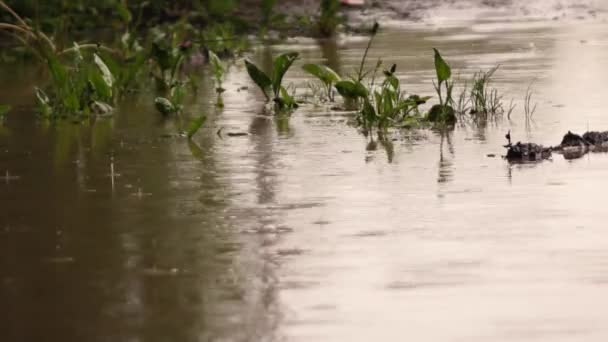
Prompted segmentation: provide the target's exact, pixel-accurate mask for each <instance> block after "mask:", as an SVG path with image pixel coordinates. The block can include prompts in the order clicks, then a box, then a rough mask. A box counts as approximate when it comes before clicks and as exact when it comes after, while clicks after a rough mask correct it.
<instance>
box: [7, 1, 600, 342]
mask: <svg viewBox="0 0 608 342" xmlns="http://www.w3.org/2000/svg"><path fill="white" fill-rule="evenodd" d="M451 10H452V9H449V8H448V9H446V11H447V12H445V13H444V12H438V13H444V14H445V17H450V15H451V13H453V12H451ZM485 10H486V9H484V13H488V12H485ZM492 13H493V14H492V15H490V14H488V15H482V16H479V17H477V16H473V15H471V16H470V17H468V18H465V19H462V20H460V21H458V20H455V19H454V20H450V22H449V25H446V26H445V27H444V26H442V25H434V24H432V23H423V24H408V25H405V24H402V25H396V26H395V27H392V28H388V29H385V30H384V31H383V32H382V33H381V34H380V35H379V37H378V40H377V41H376V42H375V44H374V47H373V49H372V50H371V61H370V65H371V64H373V63H374V60H375V59H376V58H382V59H383V60H385V61H386V62H387V63H397V65H398V69H397V70H398V75H399V77H400V78H401V79H402V81H403V84H404V85H405V88H406V89H407V90H408V91H411V92H415V93H419V94H421V95H427V94H428V95H432V93H433V86H432V78H433V76H434V71H433V69H432V68H433V63H432V50H431V48H432V47H437V48H439V49H440V50H441V52H442V54H443V55H444V57H445V58H446V59H447V60H448V61H449V62H450V63H451V64H452V66H453V69H454V74H455V75H457V76H460V77H462V78H465V77H468V76H469V75H471V74H472V73H473V72H474V71H476V70H478V69H479V68H489V67H492V66H494V65H496V64H500V65H501V67H500V69H499V71H498V72H497V73H496V79H495V83H494V84H495V86H496V87H497V88H498V89H499V90H500V91H501V93H502V94H504V96H505V100H506V101H510V99H511V98H513V99H514V103H515V104H516V108H515V110H514V111H513V113H512V115H511V121H509V120H506V119H505V120H503V121H499V122H491V123H490V122H488V123H487V124H485V125H484V124H482V125H458V126H457V127H456V128H455V129H454V130H453V131H444V132H442V131H433V130H413V131H407V132H401V133H399V132H397V133H394V134H393V136H392V139H391V142H390V143H385V144H380V143H377V144H369V143H368V141H367V140H366V138H365V137H364V136H362V135H361V134H360V133H359V132H357V130H356V129H355V128H353V127H352V126H351V125H349V124H348V121H349V119H350V117H349V116H348V115H347V114H344V113H341V112H336V111H330V110H328V109H327V107H326V106H314V105H303V106H302V108H300V109H299V110H298V111H296V112H295V113H294V114H293V115H292V116H291V118H290V119H285V118H273V117H269V116H266V115H264V114H263V110H262V108H263V103H262V100H263V96H262V95H261V94H260V93H259V92H257V90H256V89H255V87H254V85H253V84H252V83H251V82H250V81H249V79H248V77H247V75H246V72H245V70H244V68H243V66H242V65H240V64H239V65H235V66H232V67H231V68H230V73H229V75H228V77H227V82H226V83H227V84H226V85H225V88H226V89H227V92H226V93H225V94H224V102H225V104H226V107H225V108H224V109H223V110H219V109H216V108H214V107H213V105H212V102H213V101H214V95H213V89H212V87H211V86H210V85H209V84H210V82H201V89H200V90H199V93H197V95H196V97H194V98H192V99H190V101H191V104H190V105H189V108H190V111H192V112H198V111H205V112H207V113H209V115H210V120H209V124H208V126H207V127H205V128H204V129H203V130H202V131H201V132H199V134H198V135H197V136H196V137H195V138H194V140H193V142H192V143H188V142H187V141H186V140H185V139H183V138H179V137H176V136H175V134H174V133H175V132H176V128H175V123H174V122H173V121H171V120H163V119H162V118H161V117H160V115H159V114H157V113H156V112H155V110H154V108H153V101H152V100H151V99H150V98H147V97H146V96H142V97H137V98H133V99H128V100H127V101H125V103H124V104H123V105H122V106H121V107H120V109H119V110H118V112H117V113H116V114H115V115H114V117H112V118H104V119H100V120H97V121H96V122H94V123H92V124H81V125H75V124H72V123H57V124H47V123H44V122H40V121H35V120H32V117H33V114H32V108H31V101H32V98H31V92H32V88H33V84H36V82H37V81H38V80H37V75H39V72H38V70H32V69H31V68H28V67H22V68H17V67H13V68H10V69H3V70H2V72H1V73H0V81H1V83H0V84H2V92H0V103H10V104H12V105H13V106H14V107H15V109H14V111H13V112H11V114H10V115H9V117H8V119H7V121H6V122H5V124H4V125H3V126H1V127H0V206H1V210H0V307H1V308H2V310H0V332H1V333H0V337H1V340H2V341H7V342H13V341H57V342H77V341H78V342H79V341H169V340H172V341H372V340H378V341H380V340H384V341H393V340H394V341H401V340H419V341H510V342H511V341H586V342H587V341H606V339H608V326H606V324H604V323H605V318H606V317H607V316H608V305H606V304H608V296H607V295H606V293H607V289H608V288H607V286H608V285H607V284H608V235H607V234H606V231H605V228H606V222H608V211H606V209H605V203H604V201H603V199H604V198H605V191H606V189H607V188H608V178H607V177H606V176H605V170H606V169H608V154H605V153H591V154H587V155H585V156H584V157H583V158H579V159H575V160H566V159H565V158H563V157H562V156H561V155H554V156H553V158H552V159H551V160H550V161H545V162H542V163H531V164H514V165H512V164H509V163H508V162H506V161H505V160H503V159H502V158H500V156H501V155H502V154H504V152H505V151H504V149H503V148H502V145H503V144H505V143H506V141H505V139H504V135H505V133H506V132H507V131H508V130H511V135H512V137H513V139H514V140H524V141H534V142H538V143H541V144H545V145H554V144H556V143H559V141H561V138H562V136H563V134H565V133H566V132H567V131H568V130H571V131H573V132H579V133H582V132H585V131H587V130H606V129H608V116H607V115H606V113H605V112H606V110H605V102H606V101H605V94H604V88H605V77H606V76H607V75H606V72H605V70H606V68H605V61H606V60H608V24H607V23H606V22H605V21H604V20H603V19H601V18H598V19H593V18H586V19H577V18H572V19H571V20H570V19H563V20H557V21H556V20H552V17H553V13H549V14H547V15H546V18H545V19H542V20H539V19H538V18H531V17H525V16H524V17H519V19H517V20H515V19H513V18H514V17H509V18H508V19H501V18H503V17H501V15H500V13H502V12H501V11H498V12H492ZM365 44H366V40H365V39H363V38H361V39H359V38H356V37H351V38H338V39H337V40H336V41H329V42H321V43H319V42H317V41H313V40H308V39H296V40H293V42H290V43H289V44H285V45H281V46H273V47H260V48H259V49H258V50H257V51H256V52H255V53H254V55H253V56H252V57H253V58H254V59H255V60H256V61H258V62H260V63H262V64H264V63H266V64H268V55H269V54H271V53H277V52H279V51H294V50H295V51H300V52H301V53H302V60H300V61H299V62H298V64H297V66H296V67H295V68H294V69H293V70H292V71H290V73H289V74H288V79H287V81H288V82H291V83H293V84H295V85H296V87H297V90H298V93H299V94H303V93H306V92H307V91H308V89H307V87H306V85H305V84H306V82H307V81H311V80H310V79H309V78H307V76H305V75H304V74H303V73H302V72H301V71H300V70H299V66H300V65H301V64H302V63H304V62H322V61H325V62H327V63H328V64H329V65H331V66H333V67H335V68H336V69H339V70H340V71H341V72H350V71H351V70H354V69H355V68H356V65H357V63H358V62H359V58H360V56H361V54H362V52H363V49H364V46H365ZM530 84H532V88H533V89H534V96H533V102H537V103H538V107H537V110H536V113H535V114H534V115H533V117H532V120H531V121H526V120H525V118H524V114H523V99H524V94H525V90H526V88H527V87H528V85H530ZM242 87H248V89H244V88H242ZM219 128H223V129H222V132H223V133H222V134H220V135H221V136H218V135H217V134H216V132H217V131H218V129H219ZM231 132H232V133H240V132H245V133H248V134H247V135H238V134H237V135H236V136H234V135H233V136H229V135H228V134H227V133H231ZM493 156H494V157H493Z"/></svg>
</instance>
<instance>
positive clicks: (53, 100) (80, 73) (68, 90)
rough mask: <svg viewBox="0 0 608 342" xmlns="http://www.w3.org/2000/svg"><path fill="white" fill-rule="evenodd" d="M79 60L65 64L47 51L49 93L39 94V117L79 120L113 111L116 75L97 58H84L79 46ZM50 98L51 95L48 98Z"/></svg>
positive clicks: (97, 56) (95, 56)
mask: <svg viewBox="0 0 608 342" xmlns="http://www.w3.org/2000/svg"><path fill="white" fill-rule="evenodd" d="M75 47H76V53H75V58H74V60H73V61H72V63H71V64H64V63H63V62H62V61H60V59H59V58H57V57H56V56H55V55H54V54H53V53H51V52H49V51H45V53H44V58H45V59H46V61H47V67H48V69H49V73H50V76H51V77H50V85H49V86H48V87H47V90H46V91H44V90H42V89H37V90H36V99H37V102H38V108H39V113H40V114H41V115H43V116H45V117H49V118H54V119H56V118H67V117H71V118H77V117H87V116H89V115H90V114H108V113H109V112H111V111H112V109H113V108H112V104H113V102H114V98H115V84H114V76H113V75H112V72H111V71H110V69H109V68H108V66H107V65H106V63H105V62H104V60H103V59H102V58H101V57H100V56H99V55H98V54H97V53H93V54H92V55H90V56H87V55H85V54H83V53H82V52H81V51H80V50H79V49H78V45H77V44H75ZM47 94H48V95H47Z"/></svg>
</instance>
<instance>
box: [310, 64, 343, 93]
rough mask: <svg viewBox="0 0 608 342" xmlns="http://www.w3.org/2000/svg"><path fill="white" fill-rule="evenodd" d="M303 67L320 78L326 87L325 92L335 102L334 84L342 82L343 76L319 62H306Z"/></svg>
mask: <svg viewBox="0 0 608 342" xmlns="http://www.w3.org/2000/svg"><path fill="white" fill-rule="evenodd" d="M302 69H304V71H306V72H307V73H309V74H311V75H313V76H315V77H316V78H318V79H319V80H320V81H321V82H322V83H323V86H324V87H325V93H326V95H327V100H328V101H331V102H333V101H334V91H333V88H334V84H336V83H338V82H340V80H341V78H340V75H338V74H337V73H336V72H335V71H333V70H332V69H331V68H330V67H328V66H325V65H319V64H306V65H304V66H302Z"/></svg>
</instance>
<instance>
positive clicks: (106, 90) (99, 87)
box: [89, 71, 112, 100]
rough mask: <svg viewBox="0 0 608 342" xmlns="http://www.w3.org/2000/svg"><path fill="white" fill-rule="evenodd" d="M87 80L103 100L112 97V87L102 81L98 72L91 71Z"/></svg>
mask: <svg viewBox="0 0 608 342" xmlns="http://www.w3.org/2000/svg"><path fill="white" fill-rule="evenodd" d="M89 82H91V85H92V86H93V88H94V89H95V93H96V94H97V95H98V96H99V97H100V98H102V99H104V100H109V99H112V88H110V87H108V84H107V83H106V82H105V81H104V79H103V76H101V74H100V73H98V72H96V71H93V72H91V73H90V75H89Z"/></svg>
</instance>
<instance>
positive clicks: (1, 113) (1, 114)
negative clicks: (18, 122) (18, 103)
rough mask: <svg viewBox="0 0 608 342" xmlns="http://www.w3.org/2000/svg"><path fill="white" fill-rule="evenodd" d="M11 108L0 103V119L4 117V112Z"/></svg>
mask: <svg viewBox="0 0 608 342" xmlns="http://www.w3.org/2000/svg"><path fill="white" fill-rule="evenodd" d="M10 110H11V106H9V105H0V120H1V119H4V117H5V116H6V114H8V112H9V111H10Z"/></svg>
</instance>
